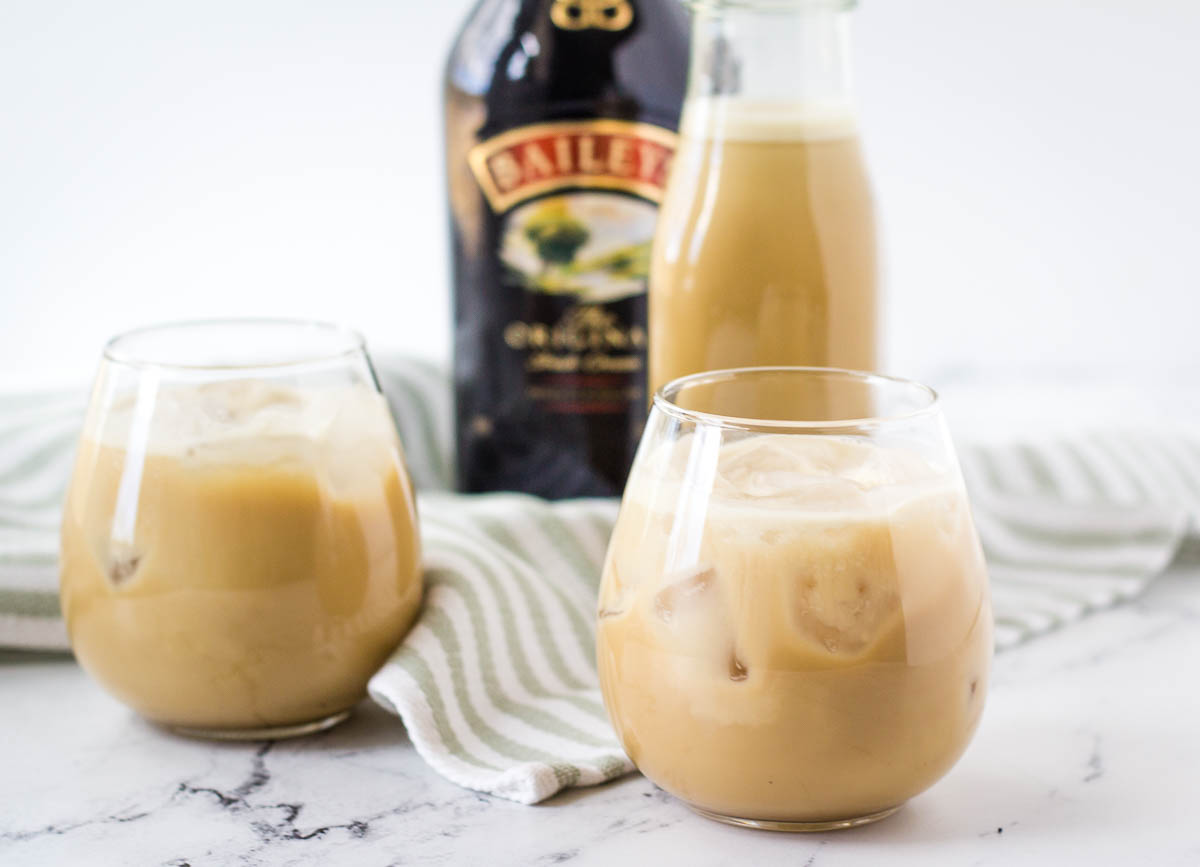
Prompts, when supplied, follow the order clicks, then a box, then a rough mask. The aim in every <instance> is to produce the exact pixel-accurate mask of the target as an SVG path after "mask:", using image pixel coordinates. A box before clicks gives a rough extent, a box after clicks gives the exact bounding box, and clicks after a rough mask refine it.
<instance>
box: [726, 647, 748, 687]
mask: <svg viewBox="0 0 1200 867" xmlns="http://www.w3.org/2000/svg"><path fill="white" fill-rule="evenodd" d="M749 676H750V672H749V671H747V670H746V666H745V665H744V664H743V663H742V661H741V660H740V659H738V658H737V654H736V653H731V654H730V655H729V679H730V680H732V681H734V682H735V683H740V682H741V681H743V680H745V679H746V678H747V677H749Z"/></svg>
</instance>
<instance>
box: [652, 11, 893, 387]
mask: <svg viewBox="0 0 1200 867" xmlns="http://www.w3.org/2000/svg"><path fill="white" fill-rule="evenodd" d="M691 5H692V10H693V23H692V48H691V58H692V59H691V70H690V74H689V82H688V92H687V98H686V101H685V107H684V112H683V120H682V124H681V129H680V144H679V148H678V152H677V154H676V159H675V164H674V168H673V170H672V176H671V181H670V185H669V188H668V190H667V194H666V198H665V200H664V204H663V210H662V216H661V218H660V220H659V227H658V234H657V236H656V239H655V245H654V256H653V263H652V265H651V271H650V379H651V386H652V387H653V388H658V387H660V386H662V385H663V384H665V383H666V382H668V381H670V380H672V379H674V378H676V377H678V376H683V375H685V374H689V373H696V372H699V371H703V370H713V369H718V368H727V367H743V366H751V365H781V364H787V365H818V366H831V367H846V368H854V369H861V370H871V369H873V368H874V367H875V366H876V364H877V327H876V304H877V299H876V239H875V220H874V212H873V206H872V201H871V192H870V187H869V185H868V181H867V177H866V173H865V170H864V166H863V159H862V155H861V152H860V148H859V140H858V130H857V124H856V122H855V112H854V108H853V104H852V101H851V95H850V57H849V44H848V38H849V37H848V27H849V21H848V18H849V14H850V9H851V7H852V6H853V3H852V2H851V0H737V2H732V0H729V2H726V0H705V2H695V3H693V4H691Z"/></svg>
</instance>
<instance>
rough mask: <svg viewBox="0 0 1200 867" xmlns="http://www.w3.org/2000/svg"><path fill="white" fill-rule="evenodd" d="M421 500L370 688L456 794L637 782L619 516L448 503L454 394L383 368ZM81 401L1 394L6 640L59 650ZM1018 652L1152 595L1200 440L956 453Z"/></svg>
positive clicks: (0, 628)
mask: <svg viewBox="0 0 1200 867" xmlns="http://www.w3.org/2000/svg"><path fill="white" fill-rule="evenodd" d="M377 373H378V375H379V379H380V382H381V385H382V387H383V389H384V391H385V393H386V394H387V396H388V400H389V402H390V403H391V406H392V410H393V413H394V415H395V417H396V421H397V426H398V427H399V429H400V435H401V438H402V440H403V441H404V443H405V448H406V451H407V453H408V459H409V468H410V471H411V473H412V476H413V479H414V481H415V482H416V484H417V486H418V488H419V489H420V491H421V493H420V494H419V511H420V522H421V535H422V539H423V547H424V552H425V570H426V581H427V594H426V601H425V605H424V607H423V609H422V614H421V616H420V618H419V620H418V622H417V623H416V625H415V626H414V627H413V629H412V630H411V632H410V633H409V635H408V637H407V638H406V639H405V640H404V642H403V643H402V644H401V646H400V647H399V648H398V649H397V650H396V652H395V654H394V655H393V656H392V658H391V659H390V660H389V661H388V662H387V663H386V664H385V665H384V667H383V668H382V669H381V670H380V671H379V672H378V673H377V674H376V675H375V677H374V678H373V679H372V681H371V684H370V692H371V695H372V696H373V697H374V698H375V700H376V701H378V702H379V703H380V704H381V705H383V706H384V707H386V708H388V709H389V710H392V711H394V712H395V713H397V714H398V715H399V716H400V717H401V718H402V719H403V720H404V723H405V725H406V727H407V729H408V732H409V735H410V737H411V738H412V741H413V743H414V745H415V746H416V748H417V750H418V751H419V752H420V754H421V755H422V756H423V757H424V758H425V759H426V761H427V762H428V763H429V764H430V765H431V766H432V767H433V768H434V769H435V770H437V771H438V772H439V773H441V774H442V775H444V776H445V777H447V778H448V779H450V780H453V781H455V782H457V783H459V784H461V785H464V786H468V787H470V788H473V789H477V790H480V791H485V792H491V793H494V794H497V795H501V796H503V797H506V798H510V799H512V800H516V801H520V802H522V803H535V802H537V801H540V800H543V799H545V798H547V797H549V796H551V795H553V794H554V793H555V792H557V791H559V790H561V789H563V788H565V787H568V786H586V785H592V784H595V783H599V782H603V781H604V780H608V779H612V778H614V777H616V776H619V775H621V774H623V773H626V772H628V771H629V770H631V769H632V767H633V766H632V764H631V763H630V762H629V760H628V758H627V757H626V756H625V755H624V753H623V752H622V751H621V749H620V747H619V745H618V744H617V742H616V739H615V738H614V736H613V733H612V729H611V727H610V726H609V724H608V721H607V718H606V716H605V713H604V709H603V705H602V703H601V699H600V694H599V689H598V687H597V681H596V670H595V655H594V650H593V641H594V624H593V618H594V616H595V596H596V588H597V582H598V580H599V573H600V566H601V561H602V558H603V554H604V548H605V545H606V542H607V539H608V534H609V532H610V530H611V528H612V522H613V521H614V520H615V517H616V511H617V503H616V502H615V501H610V500H576V501H568V502H560V503H547V502H545V501H542V500H538V499H535V498H533V497H527V496H521V495H516V494H492V495H486V496H467V495H456V494H452V493H449V491H448V490H447V489H448V488H449V486H450V482H451V478H452V465H453V461H452V459H451V454H450V443H451V441H452V436H451V413H450V406H451V391H450V385H449V382H448V379H447V377H446V375H445V373H444V372H443V371H441V370H440V369H438V368H436V367H433V366H431V365H427V364H423V363H419V362H411V361H400V360H385V361H384V362H383V363H381V364H379V365H378V368H377ZM84 403H85V400H84V398H83V397H82V396H80V395H77V394H54V395H41V396H36V397H21V398H15V397H10V398H0V645H3V646H10V647H23V648H30V649H59V650H65V649H67V647H68V645H67V642H66V634H65V630H64V629H63V626H62V622H61V619H60V617H59V615H58V603H57V597H56V594H55V585H56V581H57V576H56V566H55V554H56V550H57V524H58V504H59V503H60V502H61V500H62V496H63V492H64V490H65V487H66V482H67V477H68V474H69V470H70V462H71V455H72V452H73V444H74V440H75V437H76V436H77V432H78V429H79V426H80V423H81V419H82V412H83V406H84ZM960 448H961V452H960V458H961V461H962V464H963V470H964V474H965V476H966V478H967V484H968V488H969V491H970V494H971V498H972V505H973V508H974V512H975V518H976V521H977V523H978V525H979V531H980V536H981V538H982V541H983V545H984V550H985V553H986V555H987V559H988V563H989V570H990V574H991V579H992V594H993V601H994V608H995V616H996V626H997V629H996V644H997V647H998V648H999V649H1004V648H1007V647H1011V646H1013V645H1015V644H1018V643H1020V642H1022V641H1026V640H1028V639H1030V638H1032V637H1034V636H1036V635H1040V634H1042V633H1045V632H1047V631H1049V630H1051V629H1054V628H1056V627H1059V626H1061V625H1063V624H1066V623H1069V622H1071V621H1074V620H1078V619H1079V618H1081V617H1083V616H1084V615H1085V614H1087V613H1088V612H1091V611H1095V610H1098V609H1101V608H1104V607H1108V606H1111V605H1113V604H1115V603H1117V602H1119V601H1120V600H1123V599H1129V598H1131V597H1133V596H1136V595H1137V594H1138V593H1140V592H1141V591H1142V590H1143V589H1144V588H1145V587H1146V585H1147V584H1148V583H1149V582H1150V581H1151V580H1152V579H1153V578H1154V577H1155V576H1156V575H1157V574H1159V573H1160V572H1161V571H1162V570H1163V569H1164V568H1165V567H1166V565H1167V564H1168V563H1169V562H1170V560H1171V558H1172V556H1173V555H1174V553H1175V551H1176V550H1177V549H1178V547H1179V544H1180V542H1181V541H1182V539H1183V537H1184V536H1185V534H1186V531H1187V528H1188V525H1189V516H1196V515H1200V441H1197V440H1195V439H1192V438H1189V437H1184V436H1170V435H1165V434H1153V435H1142V434H1135V433H1128V434H1119V433H1105V434H1097V435H1088V436H1080V437H1076V438H1072V439H1057V440H1053V441H1050V440H1047V441H1036V442H1029V443H1008V444H1004V445H987V446H985V445H980V444H977V445H970V444H967V445H962V446H960Z"/></svg>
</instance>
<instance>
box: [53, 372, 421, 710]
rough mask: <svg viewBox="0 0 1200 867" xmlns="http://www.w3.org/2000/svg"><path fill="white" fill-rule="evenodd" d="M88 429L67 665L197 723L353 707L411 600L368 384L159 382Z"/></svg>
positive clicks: (406, 555) (393, 452) (410, 562)
mask: <svg viewBox="0 0 1200 867" xmlns="http://www.w3.org/2000/svg"><path fill="white" fill-rule="evenodd" d="M137 412H138V408H137V407H135V406H132V405H128V406H124V407H118V408H116V409H114V410H112V411H110V412H108V413H106V414H105V415H104V418H105V419H106V422H105V429H104V430H103V431H97V430H85V431H84V435H83V438H82V441H81V443H80V448H79V454H78V458H77V461H76V467H75V474H74V477H73V480H72V485H71V489H70V493H69V495H68V500H67V504H66V508H65V512H64V516H63V528H62V567H61V568H62V578H61V595H62V605H63V611H64V614H65V617H66V621H67V626H68V630H69V632H70V636H71V643H72V646H73V648H74V650H75V653H76V656H77V657H78V659H79V660H80V662H81V664H82V665H83V666H84V667H85V668H86V669H87V670H88V671H89V673H91V674H92V675H93V676H94V677H96V678H97V680H99V681H100V682H101V683H102V684H104V685H105V686H106V687H107V688H108V689H109V690H110V691H111V692H112V693H113V694H114V695H116V696H117V697H118V698H120V699H121V700H122V701H124V702H125V703H126V704H128V705H130V706H131V707H133V708H134V709H136V710H137V711H138V712H140V713H141V714H142V715H144V716H146V717H148V718H150V719H152V720H155V721H158V722H162V723H167V724H172V725H176V726H181V727H188V728H195V729H203V730H209V731H221V730H248V729H258V728H265V727H272V726H286V725H291V724H296V723H303V722H308V721H313V720H318V719H320V718H322V717H327V716H329V715H331V714H335V713H338V712H340V711H343V710H346V709H348V708H350V707H351V706H353V705H354V704H355V703H356V702H357V701H358V700H359V699H361V698H362V697H363V696H364V695H365V692H366V683H367V680H368V678H369V677H370V676H371V675H372V674H373V673H374V672H375V671H376V670H377V669H378V668H379V666H380V665H382V664H383V662H384V660H385V659H386V658H387V655H388V653H389V652H390V651H391V650H392V649H393V648H394V647H395V645H396V644H397V643H398V642H399V641H400V639H401V638H402V637H403V635H404V633H405V631H406V630H407V628H408V626H409V625H410V624H411V622H412V620H413V617H414V616H415V613H416V610H417V607H418V604H419V602H420V599H421V575H420V569H419V545H418V539H417V534H416V527H415V514H414V501H413V494H412V490H411V487H410V484H409V481H408V477H407V475H406V473H405V470H404V467H403V464H402V457H401V452H400V451H399V443H398V442H397V441H396V435H395V432H394V429H393V427H392V424H391V419H390V417H389V415H388V410H387V406H386V404H385V402H384V400H383V398H382V396H380V395H378V394H377V393H375V392H373V391H371V390H370V389H367V388H364V387H330V388H323V389H293V388H287V387H279V386H271V385H266V384H263V383H261V382H254V381H232V382H218V383H213V384H208V385H204V386H199V387H186V386H178V387H172V388H167V389H163V390H162V391H161V392H160V393H159V395H158V400H157V403H156V409H155V415H154V417H153V421H152V423H151V424H150V426H149V429H148V434H147V436H146V439H145V440H144V442H143V445H144V450H143V449H142V448H140V447H138V446H137V445H135V444H136V443H137V441H138V436H137V431H138V430H139V426H138V424H137V423H134V422H133V419H134V417H135V415H136V413H137Z"/></svg>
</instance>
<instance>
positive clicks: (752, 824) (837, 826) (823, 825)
mask: <svg viewBox="0 0 1200 867" xmlns="http://www.w3.org/2000/svg"><path fill="white" fill-rule="evenodd" d="M688 806H689V807H691V809H692V810H693V811H695V812H697V813H699V814H700V815H701V816H705V817H707V818H709V819H716V820H717V821H718V822H724V823H725V824H726V825H738V826H740V827H742V828H759V829H761V830H764V831H791V832H799V833H806V832H813V831H840V830H842V829H843V828H857V827H858V826H859V825H869V824H871V823H872V822H878V821H879V820H880V819H886V818H887V817H888V816H890V815H892V813H894V812H896V811H897V810H899V809H900V808H901V807H903V806H904V805H903V804H897V805H896V806H894V807H888V808H887V809H886V810H880V811H879V812H878V813H868V814H867V815H865V816H856V817H854V818H851V819H830V820H827V821H822V822H783V821H779V820H777V819H743V818H741V817H739V816H723V815H721V814H720V813H714V812H712V811H710V810H705V809H702V808H701V807H696V806H693V805H691V804H688Z"/></svg>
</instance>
